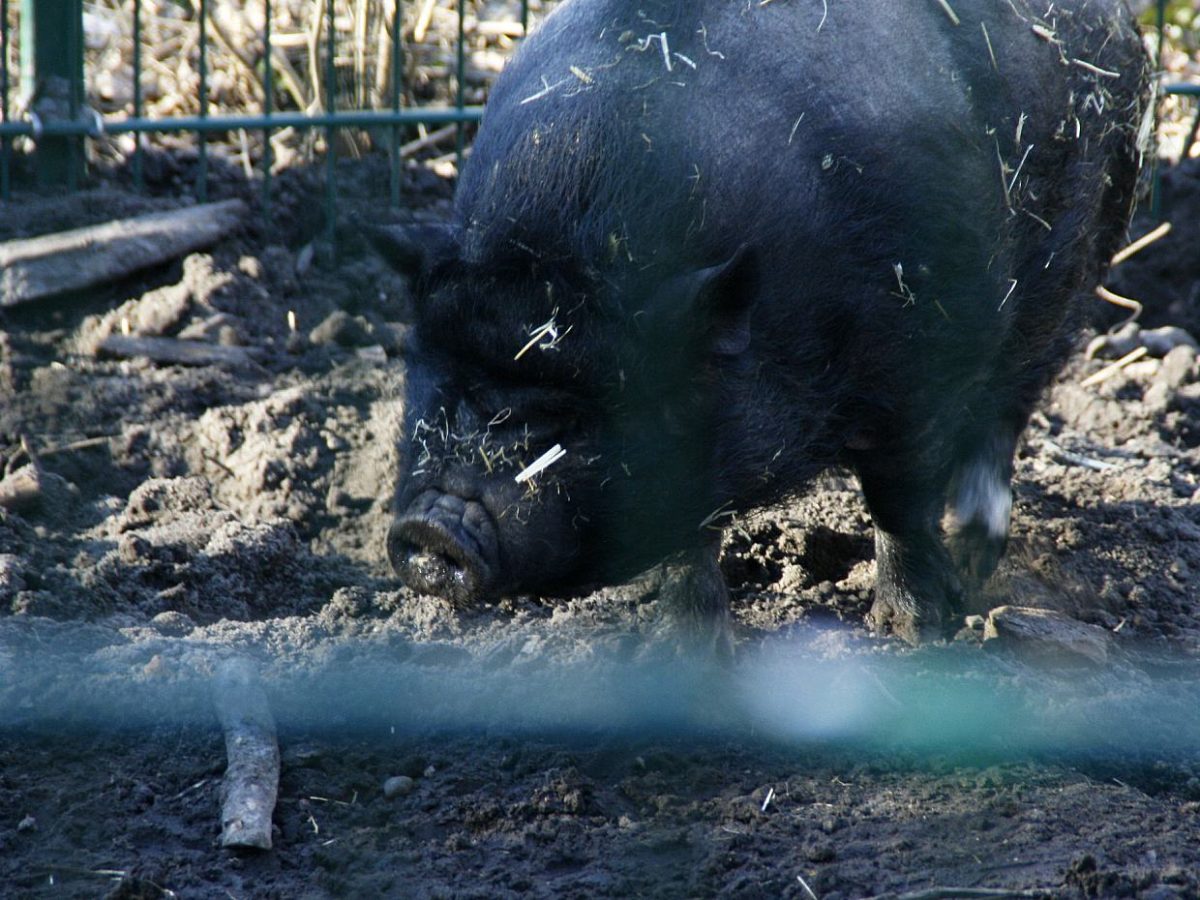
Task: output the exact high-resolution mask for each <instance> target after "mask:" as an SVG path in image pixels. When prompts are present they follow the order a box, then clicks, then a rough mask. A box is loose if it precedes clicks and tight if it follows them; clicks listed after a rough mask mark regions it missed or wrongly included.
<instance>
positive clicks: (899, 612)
mask: <svg viewBox="0 0 1200 900" xmlns="http://www.w3.org/2000/svg"><path fill="white" fill-rule="evenodd" d="M948 605H949V604H938V605H926V604H921V603H918V602H917V601H916V600H914V599H913V598H912V596H911V595H909V594H907V593H902V592H893V593H892V594H891V596H888V595H886V594H883V593H879V592H877V593H876V596H875V603H874V604H873V605H872V606H871V611H870V612H869V613H868V614H867V625H868V627H870V629H871V630H872V631H874V632H876V633H877V634H893V635H895V636H896V637H898V638H900V639H901V640H903V641H905V642H907V643H909V644H912V645H913V646H914V647H915V646H917V645H919V644H928V643H930V642H932V641H940V640H943V639H944V638H945V637H946V636H947V630H948V629H949V627H950V624H951V622H950V619H951V618H952V617H951V616H950V615H948V610H944V609H941V608H939V607H941V606H948Z"/></svg>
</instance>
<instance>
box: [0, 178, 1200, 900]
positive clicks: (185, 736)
mask: <svg viewBox="0 0 1200 900" xmlns="http://www.w3.org/2000/svg"><path fill="white" fill-rule="evenodd" d="M169 168H170V167H169V166H166V165H165V164H164V171H168V170H169ZM343 175H344V187H343V189H342V190H343V198H342V199H343V203H344V206H343V217H344V219H345V221H346V223H347V226H349V225H350V224H352V223H353V222H354V221H355V220H362V219H363V218H364V217H370V218H375V219H378V218H380V217H383V216H386V215H388V213H387V211H386V210H384V209H382V208H381V207H380V206H379V204H378V202H377V201H375V200H373V199H372V198H377V197H380V196H386V190H387V176H386V171H385V170H382V169H380V168H378V164H376V163H372V162H370V161H369V160H368V161H366V162H362V163H355V164H349V163H347V164H345V170H344V173H343ZM281 182H282V183H281V185H280V193H279V195H278V199H277V207H276V210H275V220H276V221H277V222H278V223H279V227H278V228H277V229H276V228H271V229H267V228H265V227H264V226H263V225H262V224H261V221H260V220H259V219H258V218H257V216H255V217H252V218H251V219H250V220H248V222H247V226H246V228H245V229H244V230H243V232H242V233H240V234H238V235H236V236H235V237H233V238H230V239H228V240H227V241H225V242H224V243H222V244H220V245H218V246H216V247H214V248H212V250H211V251H209V252H207V253H203V254H196V255H193V256H191V257H189V258H188V259H186V260H184V261H182V262H181V263H179V264H176V265H173V266H166V267H162V268H160V269H157V270H154V271H150V272H147V273H144V274H142V275H141V276H138V277H136V278H134V279H131V280H129V281H127V282H124V283H122V284H119V285H114V286H112V287H110V288H107V289H104V290H99V291H93V292H88V293H87V294H86V295H78V296H67V297H60V298H56V299H54V300H52V301H48V302H43V303H39V304H37V305H34V306H31V307H29V308H15V309H11V310H6V311H4V312H3V313H2V314H0V397H2V405H0V464H2V465H3V471H2V472H0V475H3V476H4V477H5V478H6V480H7V483H8V484H9V485H10V486H11V485H13V484H15V483H16V482H15V481H13V480H12V479H17V478H18V477H24V478H26V479H27V483H33V484H36V489H35V490H33V491H32V493H27V494H25V495H22V496H20V497H17V498H15V499H12V500H10V501H6V505H5V506H4V507H2V508H0V735H2V740H0V885H3V890H2V891H0V892H2V893H4V894H6V895H11V896H55V897H96V896H109V897H124V898H132V897H157V896H172V895H175V896H180V897H227V896H232V897H239V898H240V897H309V898H319V897H334V896H403V897H409V896H411V897H456V898H457V897H489V898H491V897H508V896H513V897H515V896H542V897H593V896H612V897H628V896H645V897H706V896H721V897H747V898H749V897H762V896H778V897H810V896H813V895H815V896H817V897H821V898H824V900H832V898H838V897H843V898H849V897H866V896H878V895H885V894H886V895H903V894H905V893H906V892H916V891H921V890H924V889H929V888H935V887H940V888H958V889H967V888H994V889H1001V888H1004V889H1011V890H1025V891H1035V892H1040V893H1039V894H1037V895H1044V896H1048V897H1110V896H1112V897H1116V896H1128V897H1133V896H1137V897H1146V898H1169V897H1196V896H1200V721H1198V720H1200V715H1198V714H1197V712H1196V710H1197V709H1200V587H1198V585H1200V481H1198V479H1200V367H1198V365H1197V362H1196V355H1195V352H1194V351H1193V350H1191V349H1189V348H1187V347H1179V348H1177V349H1175V350H1173V351H1171V353H1170V354H1169V355H1167V356H1166V358H1164V359H1158V358H1155V357H1154V356H1153V355H1151V356H1148V357H1146V358H1144V359H1143V360H1141V361H1138V362H1136V363H1134V364H1132V365H1130V366H1128V367H1126V368H1125V369H1124V370H1123V371H1121V372H1119V373H1118V374H1116V375H1114V376H1113V377H1110V378H1108V379H1107V380H1105V381H1103V382H1102V383H1100V384H1098V385H1094V386H1086V387H1085V386H1083V385H1082V381H1083V379H1084V378H1086V377H1087V376H1088V375H1090V374H1092V373H1094V372H1096V371H1097V370H1099V369H1100V368H1101V367H1102V366H1103V365H1104V364H1105V361H1103V360H1098V359H1097V360H1089V359H1086V358H1085V357H1084V355H1083V354H1082V352H1081V353H1080V354H1079V355H1077V356H1076V358H1075V359H1074V360H1073V361H1072V363H1071V365H1070V366H1069V367H1068V369H1067V371H1066V372H1065V373H1064V375H1063V376H1062V378H1060V379H1059V381H1058V383H1057V384H1056V385H1055V387H1054V389H1053V391H1052V393H1051V394H1050V395H1049V396H1048V397H1047V398H1046V400H1045V402H1044V403H1043V404H1042V406H1041V407H1040V410H1039V412H1038V414H1037V415H1036V416H1035V419H1034V422H1033V425H1032V427H1031V429H1030V431H1029V433H1028V435H1027V438H1026V440H1025V442H1024V444H1023V446H1022V449H1021V451H1020V455H1019V459H1018V461H1017V481H1016V495H1015V508H1014V510H1015V512H1014V534H1013V540H1012V546H1011V547H1010V551H1009V555H1008V558H1007V560H1006V562H1005V563H1004V565H1003V568H1002V570H1001V572H1000V573H999V575H998V576H997V577H996V578H994V579H993V580H992V582H991V583H990V584H989V585H988V587H987V590H986V594H985V595H984V596H982V597H978V598H976V599H975V601H974V607H975V609H974V611H975V612H978V613H981V614H984V613H987V612H988V610H990V609H993V608H995V607H999V606H1003V605H1006V604H1007V605H1016V606H1032V607H1041V608H1048V609H1053V610H1058V611H1060V612H1062V613H1063V614H1065V615H1066V616H1068V617H1069V618H1070V620H1072V621H1074V622H1076V623H1082V624H1083V625H1084V626H1090V627H1091V628H1093V629H1094V632H1093V633H1095V634H1100V635H1102V637H1101V638H1098V640H1100V641H1101V645H1102V646H1103V647H1104V648H1106V649H1105V650H1104V655H1103V660H1102V661H1100V662H1097V661H1096V660H1095V659H1084V658H1080V657H1078V656H1075V655H1073V654H1072V653H1071V652H1070V651H1069V648H1062V647H1054V646H1053V645H1052V646H1051V648H1050V650H1049V651H1048V652H1047V651H1046V650H1045V648H1042V651H1041V652H1038V653H1033V654H1031V653H1028V652H1026V651H1027V650H1028V649H1029V648H1028V647H1023V646H1022V645H1021V644H1020V642H1017V643H1016V644H1013V643H1011V642H1008V643H1006V642H1005V641H1001V640H983V633H982V631H981V629H980V628H978V627H976V628H967V629H964V631H963V633H962V634H960V636H959V638H958V639H956V640H955V641H953V642H950V643H948V644H945V645H941V646H935V647H928V648H923V649H921V650H917V651H912V650H908V649H905V648H902V647H900V646H898V645H897V644H896V643H895V642H893V641H889V640H886V639H881V638H877V637H873V636H871V635H868V634H867V633H866V632H865V630H864V628H863V625H862V617H863V614H864V613H865V611H866V610H867V609H868V608H869V605H870V586H871V583H872V578H873V561H872V558H873V543H872V540H871V533H870V523H869V519H868V517H867V515H866V511H865V508H864V506H863V504H862V501H861V498H860V496H859V494H858V492H857V488H856V486H855V484H854V482H853V479H852V478H851V477H850V476H849V475H847V474H844V473H834V474H832V475H830V476H828V477H826V478H824V479H823V480H822V481H821V482H820V483H819V484H818V485H816V486H815V487H814V490H813V491H812V492H811V493H810V494H808V495H806V496H805V497H803V498H799V499H797V500H796V501H794V502H793V503H791V504H789V505H787V506H786V507H784V508H782V509H777V510H771V511H767V512H764V513H762V514H758V515H755V516H753V517H749V518H747V519H745V520H743V521H739V522H737V523H735V526H734V527H733V528H731V529H730V531H729V534H728V536H727V539H726V545H725V550H724V556H723V561H722V567H723V569H724V572H725V575H726V577H727V579H728V581H729V583H730V584H731V586H732V588H733V594H734V600H735V610H734V611H735V615H736V620H737V633H738V638H739V646H738V660H737V662H736V663H735V664H734V665H733V667H732V669H729V670H721V669H718V670H713V669H711V668H709V667H706V666H705V665H702V664H699V663H696V662H694V661H688V660H683V659H676V658H674V657H673V656H672V649H671V648H670V647H669V646H663V645H662V644H661V643H659V642H657V641H656V640H655V638H654V636H655V635H656V634H657V630H656V627H655V625H656V623H657V616H658V610H657V609H656V603H655V596H656V590H655V588H654V585H653V579H652V578H651V579H644V580H642V581H639V582H637V583H635V584H633V585H630V586H624V587H620V588H610V589H606V590H603V591H599V592H597V593H595V594H592V595H588V596H584V597H575V598H542V597H527V596H522V597H514V598H507V599H505V600H503V601H501V602H500V603H498V604H496V605H495V606H491V607H486V608H483V609H479V610H472V611H461V610H454V609H452V608H450V607H449V606H448V605H447V604H445V603H443V602H442V601H438V600H435V599H433V598H429V597H418V596H413V595H412V594H410V593H409V592H408V591H407V590H406V589H405V588H403V587H402V586H401V585H400V584H399V583H398V582H397V581H396V580H395V579H394V578H393V577H392V575H391V573H390V571H389V569H388V566H387V563H386V559H385V557H384V536H385V534H386V529H387V524H388V520H389V513H388V503H389V494H390V490H391V486H392V472H391V466H392V455H393V441H394V439H395V425H396V420H397V416H398V414H399V412H400V410H399V408H398V400H397V397H398V394H399V390H400V387H401V385H402V381H403V364H402V361H401V360H400V359H399V357H398V348H399V344H400V339H401V336H402V334H403V330H404V321H405V319H406V318H407V314H408V308H409V307H408V304H409V299H408V291H407V286H406V285H405V284H404V282H403V281H402V280H401V279H399V278H398V277H396V276H393V275H392V274H390V273H389V272H387V271H386V270H385V269H384V268H383V267H382V266H381V265H380V264H379V263H378V261H376V260H375V259H374V258H373V257H372V256H371V255H370V254H369V253H367V251H366V249H365V247H364V246H362V244H361V242H360V241H359V240H358V239H357V238H356V236H355V235H354V234H353V230H352V228H350V227H346V228H344V229H339V232H338V235H339V242H338V247H337V248H336V253H337V256H336V261H333V255H334V254H333V248H330V247H327V246H326V245H324V244H323V243H322V242H321V240H320V235H322V234H323V233H324V230H323V226H322V223H321V222H320V219H319V215H318V214H315V213H314V212H312V210H313V208H314V207H315V206H316V204H314V203H312V202H311V198H312V197H315V196H319V183H318V182H316V181H315V180H313V176H309V175H306V174H304V173H303V172H297V173H293V174H289V175H286V177H284V178H283V179H281ZM405 190H406V197H407V198H408V202H409V203H410V204H411V205H412V206H414V207H417V208H418V209H419V211H420V212H421V213H422V214H423V215H429V216H433V217H436V216H439V215H444V214H445V201H446V199H447V197H448V188H447V187H446V186H445V185H444V184H442V183H441V182H439V181H437V179H435V178H433V177H432V176H430V175H428V173H425V172H424V171H423V170H418V169H415V168H414V169H413V170H412V171H411V172H410V174H409V176H408V177H407V180H406V184H405ZM1166 190H1167V193H1166V197H1165V205H1164V211H1165V212H1166V214H1167V215H1168V216H1169V217H1170V218H1171V219H1172V221H1174V222H1175V223H1176V226H1177V227H1176V231H1175V232H1174V234H1173V235H1172V236H1171V237H1169V238H1168V239H1166V240H1164V241H1162V242H1160V243H1159V244H1158V245H1156V246H1154V247H1152V248H1151V249H1149V250H1147V251H1144V253H1143V254H1142V255H1140V256H1139V257H1135V258H1134V260H1131V261H1130V262H1128V263H1126V264H1125V265H1124V266H1123V267H1122V268H1121V269H1119V270H1117V272H1116V273H1114V277H1113V279H1112V286H1113V287H1114V289H1117V290H1119V291H1120V292H1121V293H1124V294H1128V295H1131V296H1137V297H1139V298H1141V299H1143V300H1144V301H1145V302H1146V304H1147V312H1146V314H1145V320H1144V321H1145V324H1146V326H1147V327H1151V326H1159V325H1177V326H1181V327H1184V328H1186V329H1189V330H1191V331H1192V333H1193V334H1197V333H1200V270H1197V268H1196V262H1197V260H1198V259H1200V256H1197V254H1196V251H1195V248H1196V246H1200V243H1198V242H1197V240H1196V239H1195V237H1196V236H1195V234H1194V231H1195V223H1197V222H1200V168H1198V167H1197V165H1196V163H1195V162H1194V161H1193V162H1192V163H1188V164H1186V165H1185V167H1183V168H1181V169H1179V170H1176V171H1173V172H1170V173H1168V175H1167V179H1166ZM155 193H159V192H156V191H151V193H150V195H141V196H138V195H133V194H131V193H128V192H126V191H124V190H122V189H121V188H120V187H119V186H113V185H109V186H107V187H102V188H97V189H95V190H93V191H91V192H88V193H84V194H81V195H78V196H75V197H71V198H67V199H64V198H56V199H53V200H45V199H42V200H37V199H32V198H23V199H21V200H19V201H18V202H16V203H14V204H12V205H11V206H10V207H8V208H7V209H6V210H5V215H4V217H3V220H2V221H0V238H7V237H12V236H17V235H23V234H33V233H38V232H41V231H46V230H51V229H55V228H61V227H66V226H69V225H79V224H85V223H88V222H94V221H101V220H103V219H106V218H109V217H111V216H112V215H114V214H122V215H124V214H131V213H136V212H141V211H149V210H153V209H159V208H164V207H169V206H171V205H173V204H175V203H177V202H178V201H176V200H172V199H168V198H167V197H166V194H167V191H166V190H165V189H164V190H163V191H162V192H161V193H162V194H163V196H162V197H160V198H156V197H155V196H154V195H155ZM213 193H214V194H215V195H216V196H217V197H220V196H228V195H242V196H244V197H245V198H246V199H248V200H249V201H251V202H252V203H253V202H255V196H254V194H253V192H251V191H250V190H248V189H247V188H245V187H244V186H242V185H240V184H239V183H238V182H237V180H236V179H235V178H233V177H232V176H230V177H228V178H225V179H222V178H221V177H220V175H219V173H218V177H217V178H216V179H215V187H214V190H213ZM1148 227H1149V225H1148V223H1139V224H1138V225H1137V226H1135V229H1134V231H1135V233H1140V231H1144V230H1147V229H1148ZM1096 313H1097V316H1098V318H1099V322H1100V324H1101V325H1102V326H1104V327H1107V325H1108V324H1111V323H1112V322H1114V321H1115V320H1116V318H1119V316H1117V315H1116V314H1115V313H1114V314H1111V317H1110V312H1109V311H1108V310H1106V309H1103V308H1102V307H1101V306H1100V304H1099V302H1098V301H1097V310H1096ZM117 332H128V333H130V334H133V335H142V336H168V337H171V336H176V337H187V338H191V339H197V340H204V341H210V342H212V343H215V344H223V345H226V346H237V347H242V348H245V349H246V350H247V351H248V357H249V359H250V362H249V363H248V364H246V365H244V366H240V367H236V368H234V367H215V366H207V367H198V368H183V367H172V366H158V365H155V364H153V363H150V362H149V361H146V360H139V359H116V358H105V357H103V356H100V355H98V354H97V351H96V348H97V347H98V345H99V342H100V341H101V340H102V339H103V337H105V336H106V335H108V334H112V333H117ZM1082 343H1083V342H1082V340H1081V347H1082ZM31 466H32V467H34V468H28V467H31ZM22 473H23V474H22ZM28 479H32V481H31V482H29V481H28ZM2 494H3V491H2V490H0V495H2ZM973 624H975V625H977V626H978V625H979V623H978V622H976V623H973ZM234 654H237V655H244V656H248V657H249V658H251V659H252V660H254V661H255V663H256V664H257V665H258V666H259V668H260V669H261V672H262V678H263V683H264V685H265V687H266V689H267V691H268V694H269V696H270V697H271V700H272V705H273V708H274V711H275V715H276V718H277V721H278V725H279V729H280V740H281V744H282V752H283V775H282V783H281V786H280V801H279V806H278V808H277V811H276V815H275V823H276V826H277V828H276V833H275V849H273V850H272V851H269V852H265V853H247V854H241V853H236V852H233V851H228V850H222V849H221V848H220V847H219V846H218V842H217V838H218V835H219V832H220V821H219V805H220V781H221V774H222V770H223V765H224V757H223V753H224V748H223V742H222V738H221V734H220V730H219V726H218V724H217V719H216V716H215V714H214V713H213V710H212V708H211V700H210V697H209V688H208V678H209V676H210V675H211V673H212V671H213V667H214V664H215V662H216V661H217V660H219V659H222V658H224V657H226V656H230V655H234ZM394 776H407V777H408V778H409V779H411V782H405V783H404V788H403V789H401V790H400V791H399V792H398V793H397V792H394V793H393V795H392V796H390V797H388V796H385V794H384V790H383V785H384V783H385V781H387V780H388V779H389V778H392V777H394ZM810 891H811V892H812V893H811V894H810V893H809V892H810Z"/></svg>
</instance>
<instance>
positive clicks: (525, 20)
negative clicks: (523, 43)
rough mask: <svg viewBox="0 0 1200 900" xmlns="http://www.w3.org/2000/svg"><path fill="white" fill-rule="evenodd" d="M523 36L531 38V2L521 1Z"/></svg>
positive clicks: (527, 0)
mask: <svg viewBox="0 0 1200 900" xmlns="http://www.w3.org/2000/svg"><path fill="white" fill-rule="evenodd" d="M521 34H523V35H525V36H526V37H528V36H529V0H521Z"/></svg>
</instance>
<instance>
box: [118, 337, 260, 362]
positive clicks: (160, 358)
mask: <svg viewBox="0 0 1200 900" xmlns="http://www.w3.org/2000/svg"><path fill="white" fill-rule="evenodd" d="M96 352H97V353H98V354H101V355H108V356H119V357H123V358H126V359H129V358H133V357H139V356H140V357H145V358H146V359H149V360H150V361H152V362H156V363H161V364H163V365H168V366H170V365H179V366H229V367H231V368H236V369H240V368H248V367H250V366H252V365H254V364H255V361H254V356H255V353H254V351H252V350H249V349H247V348H246V347H227V346H225V345H224V344H209V343H206V342H205V341H185V340H181V339H179V338H163V337H126V336H125V335H122V334H110V335H109V336H108V337H106V338H105V339H104V340H102V341H101V342H100V343H99V345H98V346H97V347H96Z"/></svg>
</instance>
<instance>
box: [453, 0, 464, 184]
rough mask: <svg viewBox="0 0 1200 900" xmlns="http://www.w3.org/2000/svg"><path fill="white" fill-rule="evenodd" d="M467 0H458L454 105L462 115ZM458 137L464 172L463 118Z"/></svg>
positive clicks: (458, 164) (458, 154)
mask: <svg viewBox="0 0 1200 900" xmlns="http://www.w3.org/2000/svg"><path fill="white" fill-rule="evenodd" d="M466 44H467V0H458V55H457V57H456V62H457V77H458V85H457V89H456V91H455V96H454V107H455V109H456V110H458V114H459V115H460V116H461V115H462V111H463V106H464V105H465V103H466V99H465V97H466V95H465V90H466V83H465V82H466V72H467V49H466ZM456 134H457V137H456V139H455V142H454V157H455V160H454V161H455V165H456V167H457V168H458V172H459V174H460V175H461V174H462V164H463V148H464V147H465V145H466V137H467V132H466V129H465V128H464V127H463V123H462V120H461V119H460V120H459V122H458V129H457V132H456Z"/></svg>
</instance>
